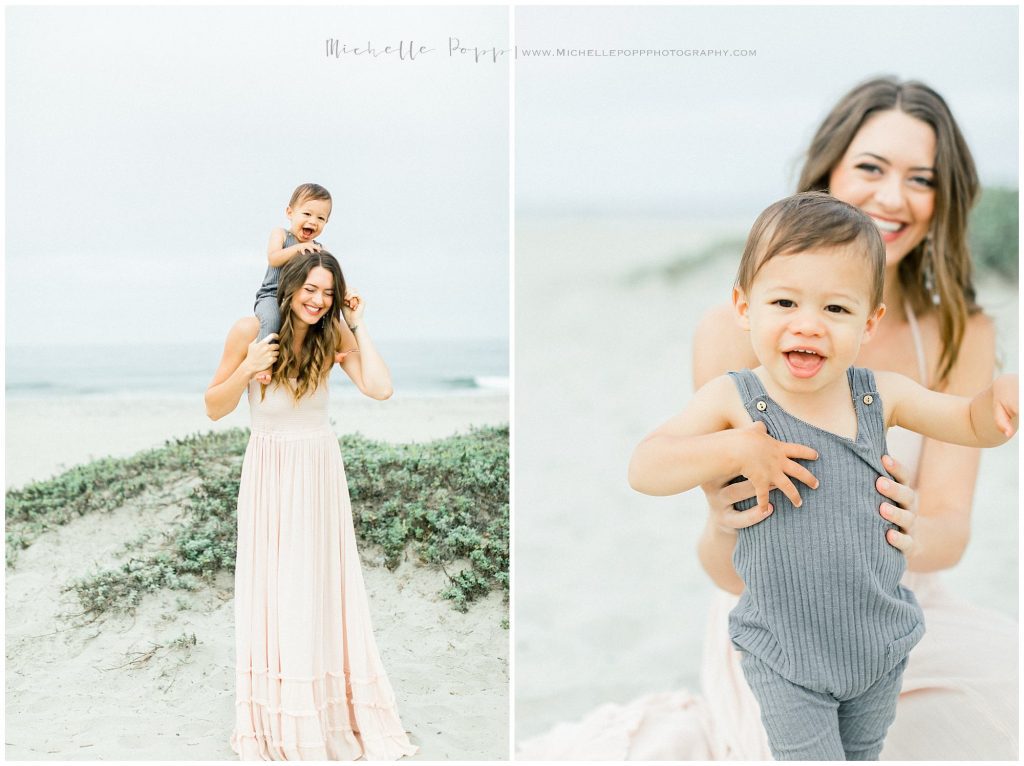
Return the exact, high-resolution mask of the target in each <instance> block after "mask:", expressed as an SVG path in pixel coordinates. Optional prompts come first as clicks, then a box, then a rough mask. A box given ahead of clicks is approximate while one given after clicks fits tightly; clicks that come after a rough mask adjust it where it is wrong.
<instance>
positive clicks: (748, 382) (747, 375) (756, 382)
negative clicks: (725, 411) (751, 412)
mask: <svg viewBox="0 0 1024 766" xmlns="http://www.w3.org/2000/svg"><path fill="white" fill-rule="evenodd" d="M729 377H730V378H732V382H733V383H735V384H736V388H737V389H739V392H740V398H741V399H742V400H743V404H744V406H746V404H747V402H749V401H750V400H751V399H759V398H760V397H762V396H768V392H767V391H765V390H764V386H763V385H761V379H760V378H758V377H757V376H756V375H755V374H754V373H753V372H752V371H751V370H750V369H745V370H740V371H739V372H730V373H729Z"/></svg>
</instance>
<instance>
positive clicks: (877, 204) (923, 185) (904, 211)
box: [829, 109, 935, 267]
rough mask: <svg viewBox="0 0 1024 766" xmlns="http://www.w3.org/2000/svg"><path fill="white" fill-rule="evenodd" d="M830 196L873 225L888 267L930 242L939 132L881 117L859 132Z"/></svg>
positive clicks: (901, 116)
mask: <svg viewBox="0 0 1024 766" xmlns="http://www.w3.org/2000/svg"><path fill="white" fill-rule="evenodd" d="M829 191H830V192H831V194H832V195H833V196H834V197H836V198H838V199H841V200H842V201H843V202H848V203H850V204H851V205H856V206H857V207H859V208H860V209H861V210H863V211H864V212H865V213H867V214H868V215H869V216H871V218H872V220H874V222H875V224H876V225H877V226H878V229H879V231H880V232H881V234H882V239H883V240H884V242H885V265H886V267H892V266H895V265H896V264H898V263H899V262H900V261H901V260H902V259H903V257H904V256H906V254H907V253H909V252H910V251H911V250H913V249H914V248H915V247H917V245H918V244H920V242H921V241H922V240H923V239H924V238H925V236H927V234H928V227H929V226H930V225H931V221H932V216H933V214H934V212H935V131H934V130H932V127H931V126H930V125H928V124H927V123H925V122H922V121H921V120H919V119H917V118H916V117H911V116H910V115H908V114H906V113H905V112H901V111H898V110H896V109H889V110H886V111H884V112H877V113H875V114H873V115H871V116H870V117H868V119H867V120H865V121H864V124H863V125H862V126H861V128H860V130H859V131H857V135H855V136H854V137H853V140H852V141H851V142H850V145H849V146H848V147H847V149H846V153H845V154H844V155H843V157H842V159H840V160H839V162H838V164H837V165H836V166H835V168H833V170H832V173H831V175H830V176H829Z"/></svg>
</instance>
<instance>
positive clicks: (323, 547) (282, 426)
mask: <svg viewBox="0 0 1024 766" xmlns="http://www.w3.org/2000/svg"><path fill="white" fill-rule="evenodd" d="M248 393H249V407H250V411H251V413H252V435H251V437H250V439H249V445H248V448H247V449H246V453H245V459H244V462H243V465H242V478H241V484H240V486H239V491H238V551H237V558H236V562H235V671H236V696H235V726H234V731H233V732H232V734H231V747H232V749H233V750H234V751H235V752H236V753H237V754H238V755H239V757H240V758H241V759H242V760H346V761H348V760H356V759H358V758H365V759H367V760H381V761H383V760H397V759H398V758H400V757H402V756H406V755H412V754H414V753H415V752H416V751H417V748H416V747H415V746H414V745H412V744H411V743H410V742H409V738H408V736H407V735H406V732H405V729H404V728H403V727H402V722H401V721H400V720H399V717H398V710H397V707H396V704H395V695H394V692H393V691H392V689H391V684H390V683H389V682H388V678H387V674H386V673H385V672H384V666H383V664H382V663H381V659H380V654H379V653H378V652H377V646H376V643H375V642H374V639H373V628H372V625H371V623H370V612H369V609H368V607H367V599H366V588H365V586H364V585H363V575H362V570H361V567H360V561H359V553H358V551H357V550H356V538H355V531H354V528H353V526H352V507H351V504H350V502H349V494H348V484H347V483H346V480H345V468H344V466H343V464H342V459H341V450H340V448H339V446H338V439H337V437H336V436H335V434H334V432H333V430H332V429H331V426H330V423H329V421H328V415H327V402H328V392H327V383H326V381H325V382H323V383H321V384H320V386H319V387H318V388H317V390H316V391H315V392H313V393H312V394H309V395H307V396H305V397H303V398H302V399H301V400H300V401H299V403H298V404H296V403H295V402H294V400H293V398H292V395H291V392H289V391H287V390H286V389H284V388H282V387H268V388H267V392H266V397H265V399H264V400H263V401H260V387H259V385H258V384H256V383H255V382H252V383H250V385H249V392H248Z"/></svg>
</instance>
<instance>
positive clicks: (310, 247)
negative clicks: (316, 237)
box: [296, 240, 320, 255]
mask: <svg viewBox="0 0 1024 766" xmlns="http://www.w3.org/2000/svg"><path fill="white" fill-rule="evenodd" d="M296 247H297V248H299V249H298V255H302V254H303V253H319V252H320V245H318V244H317V243H316V242H314V241H313V240H310V241H309V242H300V243H299V244H297V245H296Z"/></svg>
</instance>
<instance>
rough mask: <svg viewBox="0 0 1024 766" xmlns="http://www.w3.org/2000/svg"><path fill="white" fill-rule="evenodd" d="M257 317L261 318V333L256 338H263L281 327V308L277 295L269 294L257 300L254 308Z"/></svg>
mask: <svg viewBox="0 0 1024 766" xmlns="http://www.w3.org/2000/svg"><path fill="white" fill-rule="evenodd" d="M253 311H254V312H255V314H256V318H257V319H259V320H260V334H259V335H257V336H256V340H263V339H264V338H266V337H267V336H268V335H270V333H272V332H277V331H278V330H280V329H281V310H280V309H279V308H278V306H277V296H275V295H267V296H264V297H262V298H260V299H259V300H258V301H256V307H255V308H254V309H253Z"/></svg>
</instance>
